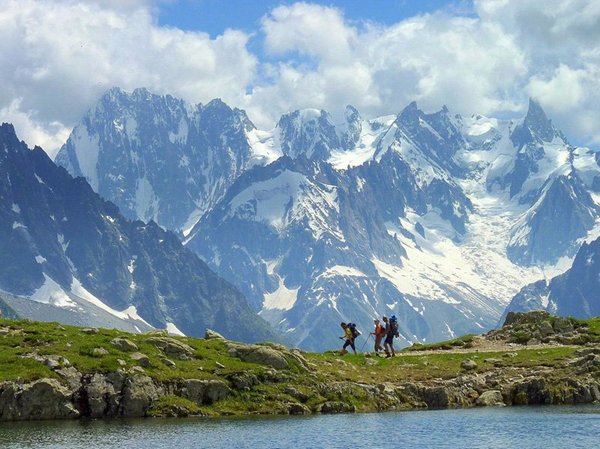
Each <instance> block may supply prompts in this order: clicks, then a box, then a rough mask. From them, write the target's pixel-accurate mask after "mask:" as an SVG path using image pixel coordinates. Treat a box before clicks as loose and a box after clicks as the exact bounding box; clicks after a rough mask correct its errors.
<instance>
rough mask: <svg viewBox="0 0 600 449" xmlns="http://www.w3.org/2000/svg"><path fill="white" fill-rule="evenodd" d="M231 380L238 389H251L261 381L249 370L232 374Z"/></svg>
mask: <svg viewBox="0 0 600 449" xmlns="http://www.w3.org/2000/svg"><path fill="white" fill-rule="evenodd" d="M230 381H231V383H232V384H233V387H234V388H235V389H236V390H249V389H250V388H252V387H253V386H255V385H258V384H259V383H260V382H259V380H258V378H257V377H256V376H255V375H254V374H252V373H249V372H242V373H236V374H234V375H232V376H231V378H230Z"/></svg>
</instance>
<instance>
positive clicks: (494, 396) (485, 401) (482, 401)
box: [475, 390, 505, 407]
mask: <svg viewBox="0 0 600 449" xmlns="http://www.w3.org/2000/svg"><path fill="white" fill-rule="evenodd" d="M475 405H477V406H480V407H492V406H497V405H505V404H504V400H503V399H502V392H500V391H498V390H488V391H484V392H483V393H481V395H480V396H479V397H478V398H477V400H476V401H475Z"/></svg>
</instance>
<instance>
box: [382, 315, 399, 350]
mask: <svg viewBox="0 0 600 449" xmlns="http://www.w3.org/2000/svg"><path fill="white" fill-rule="evenodd" d="M383 322H384V323H385V342H384V343H383V346H384V348H385V357H386V358H389V357H395V356H396V351H395V350H394V337H397V336H398V335H399V333H398V321H397V320H396V316H395V315H392V316H391V317H390V318H389V319H388V317H386V316H384V317H383Z"/></svg>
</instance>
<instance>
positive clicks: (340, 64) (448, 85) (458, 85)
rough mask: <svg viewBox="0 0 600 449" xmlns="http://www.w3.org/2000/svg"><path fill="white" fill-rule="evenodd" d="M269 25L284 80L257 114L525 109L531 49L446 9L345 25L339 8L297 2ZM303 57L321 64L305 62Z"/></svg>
mask: <svg viewBox="0 0 600 449" xmlns="http://www.w3.org/2000/svg"><path fill="white" fill-rule="evenodd" d="M262 27H263V32H264V33H265V36H266V37H265V44H266V49H267V51H268V52H270V53H271V54H273V55H277V56H280V57H281V60H280V61H279V64H278V66H277V67H275V68H274V70H275V71H276V72H277V71H278V76H276V82H269V83H266V84H265V85H259V86H257V87H256V88H255V89H254V92H253V97H252V98H251V99H250V100H251V101H249V104H248V108H249V109H250V110H252V109H259V108H261V107H263V105H266V106H267V107H268V108H270V111H271V113H272V114H273V113H275V114H278V113H280V112H282V109H285V108H286V107H287V108H288V109H289V108H290V107H321V108H325V109H333V110H334V111H333V112H335V111H340V110H341V108H343V106H344V105H345V104H347V103H351V104H352V105H354V106H356V107H357V108H358V109H359V110H361V111H363V112H364V113H366V114H367V115H370V116H373V115H379V114H389V113H398V112H399V111H400V109H401V108H403V107H404V106H405V105H406V104H408V103H409V102H410V101H412V100H417V101H419V102H420V104H421V105H422V106H423V107H425V108H428V109H434V108H438V107H441V106H442V105H443V104H447V105H448V106H450V107H452V108H453V109H454V110H455V111H457V112H461V113H470V112H474V111H477V112H483V113H488V112H496V111H499V110H504V111H506V110H509V111H510V110H514V109H515V108H518V107H519V106H516V105H515V95H514V91H515V90H516V88H517V87H521V88H522V87H523V85H524V83H523V79H522V77H523V75H524V74H525V73H526V71H527V69H526V65H525V59H524V55H523V52H522V50H521V48H520V47H519V46H518V45H517V43H516V42H515V40H514V39H513V38H512V37H511V36H510V35H508V34H506V33H504V32H503V30H502V29H500V27H498V26H497V25H495V24H493V23H484V22H482V21H481V20H480V19H478V18H468V17H453V16H450V15H448V14H444V13H441V12H440V13H436V14H431V15H423V16H418V17H414V18H411V19H408V20H404V21H402V22H400V23H398V24H395V25H392V26H385V27H384V26H376V25H373V24H366V25H363V26H361V25H360V24H359V25H352V24H350V23H348V22H347V21H345V19H344V16H343V12H342V11H340V10H338V9H335V8H330V7H325V6H318V5H314V4H306V3H296V4H293V5H290V6H280V7H278V8H276V9H274V10H273V11H272V12H271V14H269V15H267V16H266V17H265V18H264V19H263V22H262ZM296 52H299V53H301V54H305V55H308V56H310V57H311V58H312V60H311V62H312V64H306V65H298V64H296V63H295V61H296V57H295V53H296ZM286 55H288V56H289V57H288V58H287V59H286V58H285V56H286ZM519 85H520V86H519ZM281 99H286V100H287V101H283V102H282V101H281ZM263 112H264V111H263Z"/></svg>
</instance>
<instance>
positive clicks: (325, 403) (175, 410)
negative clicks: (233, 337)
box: [0, 312, 600, 420]
mask: <svg viewBox="0 0 600 449" xmlns="http://www.w3.org/2000/svg"><path fill="white" fill-rule="evenodd" d="M508 318H509V319H508V320H507V324H506V325H505V326H504V327H503V328H502V329H499V330H497V331H492V332H490V333H488V334H485V335H483V336H465V337H463V338H460V339H457V340H453V341H448V342H442V343H439V344H436V345H429V346H424V345H418V346H415V347H412V348H408V349H406V350H404V351H402V352H400V353H399V354H398V355H397V357H395V358H391V359H384V358H379V357H376V356H374V355H372V354H366V353H363V354H358V355H346V356H343V357H342V356H340V355H339V354H338V353H337V352H335V351H330V352H325V353H306V352H302V351H299V350H289V349H287V348H285V347H283V346H280V345H275V344H268V343H265V344H258V345H244V344H240V343H235V342H231V341H228V340H225V339H223V338H222V337H221V336H220V335H219V334H216V333H214V332H212V331H209V332H207V335H206V338H204V339H196V338H189V337H176V338H175V337H168V336H166V334H164V333H160V332H158V333H157V332H154V333H149V334H144V335H140V334H127V333H124V332H121V331H117V330H106V329H95V328H77V327H72V326H63V325H60V324H57V323H39V322H30V321H13V320H7V319H3V320H1V321H0V335H1V336H2V338H1V339H0V397H2V402H0V419H2V420H29V419H54V418H60V419H70V418H80V417H116V416H129V417H133V416H187V415H207V416H219V415H232V414H233V415H245V414H310V413H343V412H358V411H383V410H400V409H417V408H446V407H471V406H485V405H517V404H565V403H586V402H592V401H598V400H600V390H599V388H600V318H596V319H592V320H588V321H580V320H575V319H569V318H557V317H552V316H550V315H548V314H546V313H538V312H534V313H529V314H511V315H509V317H508ZM544 341H546V342H547V343H544ZM360 346H362V343H360V342H359V347H360Z"/></svg>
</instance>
